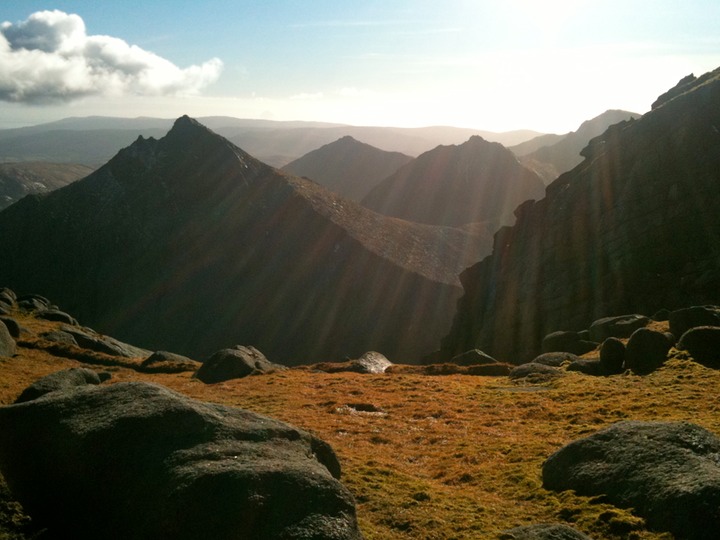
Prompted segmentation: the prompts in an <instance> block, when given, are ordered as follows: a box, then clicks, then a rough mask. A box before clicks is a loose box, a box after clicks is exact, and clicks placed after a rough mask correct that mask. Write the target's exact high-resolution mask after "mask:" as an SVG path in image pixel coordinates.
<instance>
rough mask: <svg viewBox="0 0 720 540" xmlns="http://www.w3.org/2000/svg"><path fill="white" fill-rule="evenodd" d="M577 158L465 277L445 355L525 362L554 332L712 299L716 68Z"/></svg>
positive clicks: (717, 282) (716, 240) (718, 112)
mask: <svg viewBox="0 0 720 540" xmlns="http://www.w3.org/2000/svg"><path fill="white" fill-rule="evenodd" d="M583 155H584V156H585V161H584V162H583V163H582V164H581V165H579V166H578V167H576V168H575V169H573V170H572V171H570V172H568V173H565V174H563V175H562V176H560V177H559V178H558V179H557V180H556V181H555V182H553V183H552V184H551V185H549V186H548V188H547V196H546V197H545V198H544V199H542V200H540V201H538V202H535V203H525V204H524V205H523V206H521V207H520V208H518V219H517V223H516V224H515V226H514V227H512V228H505V229H502V230H501V231H499V232H498V233H497V234H496V236H495V245H494V249H493V253H492V256H490V257H487V258H486V259H484V260H483V261H482V262H480V263H478V264H476V265H475V266H473V267H471V268H469V269H468V270H466V271H465V272H464V273H463V274H462V275H461V281H462V282H463V286H464V288H465V295H464V296H463V299H462V300H461V302H460V304H459V307H458V312H457V315H456V317H455V321H454V324H453V330H452V332H451V333H450V334H449V335H448V336H447V337H446V338H445V339H444V340H443V346H442V348H443V351H444V352H445V353H446V354H447V355H448V356H451V355H452V354H453V353H457V352H461V351H465V350H467V349H471V348H475V347H479V348H481V349H483V350H484V351H485V352H487V353H489V354H492V355H493V356H495V357H496V358H498V359H501V360H505V361H514V362H517V361H521V360H528V359H530V358H531V357H532V356H533V355H534V354H536V353H537V352H538V349H539V347H540V343H541V340H542V338H543V336H544V335H546V334H548V333H549V332H551V331H556V330H559V329H567V330H579V329H582V328H587V327H588V326H589V325H590V323H591V322H592V321H593V320H595V319H598V318H600V317H603V316H608V315H613V314H615V315H620V314H624V313H644V314H647V315H652V314H653V313H654V312H655V311H656V310H658V309H660V308H663V307H664V308H669V309H674V308H679V307H684V306H690V305H700V304H707V303H717V302H718V301H720V221H718V219H717V216H718V215H720V197H718V196H717V194H718V188H719V187H720V70H716V71H714V72H712V73H710V74H708V75H705V76H704V77H702V78H700V79H697V80H695V81H693V82H692V83H690V84H687V83H686V86H685V88H684V89H682V91H681V92H679V93H678V95H675V96H674V97H673V98H672V99H671V100H670V101H666V102H664V103H661V104H658V105H657V106H656V108H655V109H654V110H652V111H651V112H649V113H647V114H645V115H644V116H643V117H642V118H640V119H639V120H634V121H629V122H623V123H620V124H616V125H614V126H612V127H611V128H609V129H608V130H607V131H606V132H605V133H604V134H603V135H602V136H600V137H597V138H595V139H593V140H592V141H591V142H590V144H589V146H588V147H587V148H585V150H584V151H583Z"/></svg>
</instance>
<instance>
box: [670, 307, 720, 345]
mask: <svg viewBox="0 0 720 540" xmlns="http://www.w3.org/2000/svg"><path fill="white" fill-rule="evenodd" d="M668 319H669V321H670V332H671V333H672V334H673V335H674V336H676V337H678V338H679V337H680V336H682V335H683V334H684V333H685V332H687V331H688V330H690V329H691V328H697V327H698V326H720V306H691V307H687V308H683V309H677V310H675V311H673V312H671V313H670V316H669V317H668Z"/></svg>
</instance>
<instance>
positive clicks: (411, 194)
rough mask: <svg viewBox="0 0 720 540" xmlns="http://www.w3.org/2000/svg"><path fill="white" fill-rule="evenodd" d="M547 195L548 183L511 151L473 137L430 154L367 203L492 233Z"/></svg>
mask: <svg viewBox="0 0 720 540" xmlns="http://www.w3.org/2000/svg"><path fill="white" fill-rule="evenodd" d="M544 194H545V190H544V186H543V182H542V180H541V179H540V178H539V177H538V176H537V175H536V174H535V173H533V172H532V171H530V170H528V169H526V168H525V167H523V166H522V165H521V164H520V163H519V162H518V160H517V158H516V157H515V156H514V155H513V154H512V152H510V151H509V150H508V149H507V148H505V147H503V146H502V145H501V144H498V143H491V142H488V141H486V140H484V139H482V138H481V137H477V136H474V137H471V138H470V139H469V140H468V141H466V142H464V143H463V144H460V145H457V146H455V145H453V146H439V147H437V148H435V149H433V150H430V151H429V152H425V153H424V154H422V155H421V156H419V157H418V158H417V159H415V160H413V161H411V162H410V163H408V164H407V165H405V166H403V167H402V168H401V169H399V170H398V171H397V172H396V173H395V174H393V175H392V176H390V177H389V178H387V179H386V180H384V181H383V182H381V183H380V184H378V186H377V187H376V188H375V189H373V190H372V191H371V192H370V193H369V194H368V195H367V197H365V199H363V201H362V203H363V205H364V206H367V207H368V208H371V209H372V210H375V211H377V212H380V213H383V214H386V215H389V216H394V217H399V218H402V219H408V220H413V221H417V222H419V223H429V224H434V225H447V226H453V227H457V226H461V225H465V224H467V223H474V222H483V223H487V224H489V225H490V228H491V229H492V230H491V232H494V230H495V229H496V228H497V227H498V226H500V225H507V224H510V223H512V222H513V221H514V219H515V218H514V216H513V212H514V210H515V208H516V207H517V206H518V205H519V204H520V203H522V202H523V201H526V200H527V199H539V198H542V197H543V196H544Z"/></svg>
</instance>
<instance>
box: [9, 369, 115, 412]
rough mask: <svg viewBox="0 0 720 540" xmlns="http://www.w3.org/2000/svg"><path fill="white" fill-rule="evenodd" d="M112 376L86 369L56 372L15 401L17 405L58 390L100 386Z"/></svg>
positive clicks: (36, 382)
mask: <svg viewBox="0 0 720 540" xmlns="http://www.w3.org/2000/svg"><path fill="white" fill-rule="evenodd" d="M110 377H111V375H110V373H108V372H107V371H102V372H100V373H97V372H95V371H92V370H91V369H86V368H70V369H64V370H62V371H56V372H55V373H51V374H50V375H47V376H45V377H43V378H42V379H38V380H37V381H35V382H34V383H32V384H31V385H30V386H28V387H27V388H26V389H25V390H23V391H22V393H21V394H20V395H19V396H18V398H17V399H16V400H15V403H24V402H26V401H31V400H33V399H37V398H39V397H40V396H44V395H45V394H49V393H50V392H57V391H58V390H68V389H70V388H73V387H75V386H85V385H88V384H100V383H101V382H103V381H107V380H108V379H110Z"/></svg>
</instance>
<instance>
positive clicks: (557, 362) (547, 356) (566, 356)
mask: <svg viewBox="0 0 720 540" xmlns="http://www.w3.org/2000/svg"><path fill="white" fill-rule="evenodd" d="M578 358H579V356H578V355H576V354H573V353H569V352H547V353H543V354H541V355H539V356H536V357H535V359H534V360H533V362H534V363H536V364H544V365H546V366H553V367H560V366H562V365H563V364H569V363H570V362H574V361H575V360H577V359H578Z"/></svg>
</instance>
